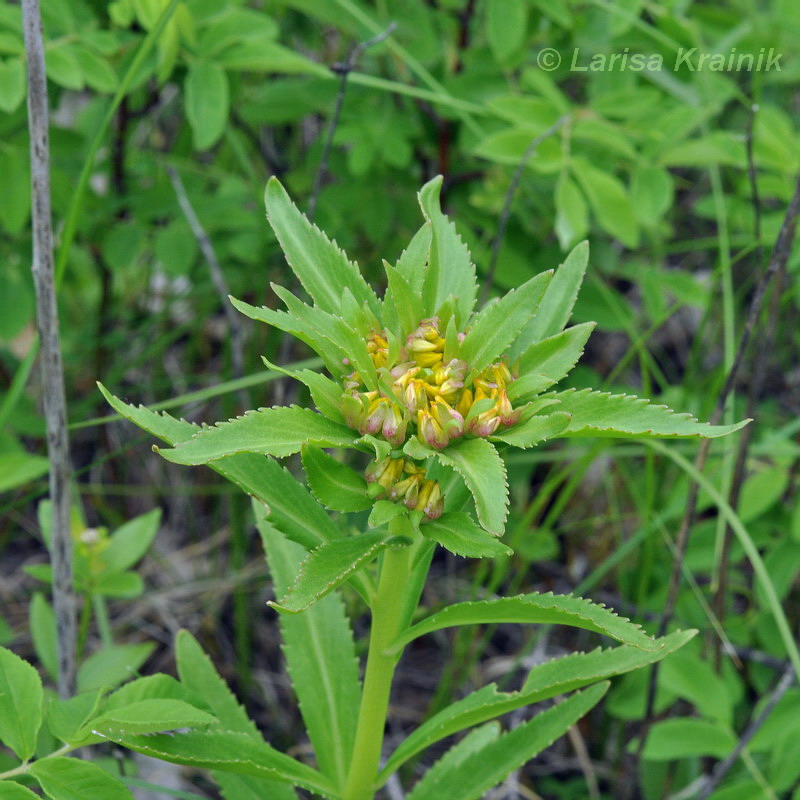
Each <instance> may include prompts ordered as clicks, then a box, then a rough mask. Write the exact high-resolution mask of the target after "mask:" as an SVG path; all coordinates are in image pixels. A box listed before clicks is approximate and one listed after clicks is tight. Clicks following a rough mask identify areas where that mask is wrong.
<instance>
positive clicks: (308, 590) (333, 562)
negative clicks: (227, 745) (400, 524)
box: [269, 531, 403, 614]
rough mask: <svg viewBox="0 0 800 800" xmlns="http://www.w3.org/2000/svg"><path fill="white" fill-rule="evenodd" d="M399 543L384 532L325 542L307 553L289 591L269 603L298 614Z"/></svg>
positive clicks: (399, 543) (400, 544) (399, 544)
mask: <svg viewBox="0 0 800 800" xmlns="http://www.w3.org/2000/svg"><path fill="white" fill-rule="evenodd" d="M397 546H403V544H402V543H401V542H400V541H398V540H397V538H396V537H392V536H389V535H388V534H387V533H386V532H385V531H383V532H378V531H376V532H374V533H361V534H358V535H357V536H348V537H346V538H344V539H337V540H336V541H333V542H325V543H324V544H321V545H320V546H319V547H318V548H317V549H316V550H312V551H311V552H310V553H309V554H308V557H307V558H306V560H305V561H304V562H303V563H302V564H301V565H300V572H299V574H298V576H297V579H296V580H295V582H294V584H293V585H292V586H291V588H290V589H289V590H288V591H287V592H286V594H285V595H284V596H283V597H282V598H281V599H280V600H279V601H275V602H270V603H269V605H271V606H272V607H273V608H275V609H277V610H278V611H283V612H286V613H289V614H297V613H299V612H300V611H303V610H304V609H306V608H308V607H309V606H311V605H313V604H314V603H316V602H317V600H319V599H320V598H322V597H324V596H325V595H326V594H328V593H329V592H331V591H333V590H334V589H335V588H336V587H337V586H341V584H342V583H344V582H345V581H346V580H347V579H348V578H349V577H350V576H351V575H352V574H353V573H354V572H356V571H357V570H359V569H361V568H362V567H364V566H366V565H367V564H369V563H370V562H371V561H372V560H373V559H375V558H376V557H377V556H378V553H380V551H381V550H385V549H386V548H387V547H397Z"/></svg>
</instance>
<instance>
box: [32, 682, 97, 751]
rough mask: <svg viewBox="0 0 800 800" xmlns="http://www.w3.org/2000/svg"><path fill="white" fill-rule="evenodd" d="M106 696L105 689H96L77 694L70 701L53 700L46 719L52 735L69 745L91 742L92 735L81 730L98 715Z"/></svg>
mask: <svg viewBox="0 0 800 800" xmlns="http://www.w3.org/2000/svg"><path fill="white" fill-rule="evenodd" d="M104 694H105V689H95V690H94V691H92V692H83V693H82V694H76V695H75V696H74V697H70V698H69V699H68V700H61V699H53V700H52V701H51V702H50V704H49V705H48V707H47V717H46V720H47V728H48V730H49V731H50V733H52V734H53V736H55V737H56V738H57V739H60V740H61V741H62V742H68V743H69V744H78V743H82V742H85V741H87V739H88V740H91V734H89V735H88V736H87V735H86V734H85V733H84V732H81V729H82V728H83V727H84V725H85V724H86V723H87V722H88V721H89V720H90V719H91V718H92V717H94V716H95V715H96V714H97V709H98V708H99V707H100V703H101V701H102V699H103V695H104ZM79 732H80V733H79ZM98 741H99V740H98Z"/></svg>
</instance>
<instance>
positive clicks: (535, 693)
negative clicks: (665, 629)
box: [379, 631, 696, 783]
mask: <svg viewBox="0 0 800 800" xmlns="http://www.w3.org/2000/svg"><path fill="white" fill-rule="evenodd" d="M695 633H696V631H677V632H675V633H672V634H670V635H669V636H665V637H664V638H663V639H658V640H657V641H658V642H659V643H660V645H661V647H660V649H658V650H655V651H648V650H642V649H640V648H638V647H631V646H629V645H621V646H619V647H614V648H611V649H608V650H594V651H593V652H591V653H573V654H571V655H568V656H565V657H563V658H555V659H552V660H551V661H547V662H545V663H544V664H539V665H537V666H535V667H534V668H533V669H532V670H531V671H530V673H529V674H528V677H527V679H526V681H525V684H524V685H523V687H522V689H521V690H520V691H518V692H500V691H498V690H497V685H496V684H494V683H490V684H489V685H488V686H484V687H482V688H480V689H478V690H477V691H475V692H472V694H469V695H467V696H466V697H464V698H463V699H461V700H457V701H456V702H455V703H452V704H451V705H449V706H448V707H447V708H444V709H443V710H442V711H440V712H438V713H437V714H435V715H434V716H433V717H430V718H429V719H427V720H426V721H425V722H424V723H423V724H422V725H420V726H419V727H418V728H417V729H416V730H415V731H413V732H412V733H411V734H410V735H409V736H408V737H406V738H405V739H404V740H403V742H402V743H401V744H400V745H399V747H398V748H397V749H396V750H395V751H394V753H392V755H391V757H390V758H389V760H388V761H387V762H386V766H385V767H384V768H383V770H382V771H381V774H380V778H379V783H383V781H385V780H386V778H388V776H389V775H391V774H392V772H395V771H396V770H397V769H398V768H399V767H400V766H401V765H402V764H404V763H405V762H406V761H408V759H410V758H412V757H413V756H415V755H416V754H417V753H420V752H421V751H422V750H424V749H426V748H427V747H430V746H431V745H432V744H434V743H435V742H438V741H441V740H442V739H445V738H447V737H448V736H452V735H453V734H454V733H458V732H459V731H462V730H465V729H466V728H469V727H472V726H473V725H480V724H481V723H483V722H486V721H487V720H490V719H494V718H496V717H499V716H502V715H503V714H507V713H508V712H509V711H514V710H515V709H517V708H522V707H523V706H528V705H531V704H532V703H539V702H541V701H543V700H548V699H550V698H551V697H556V696H558V695H560V694H564V693H566V692H571V691H573V690H575V689H580V688H581V687H583V686H586V685H588V684H590V683H594V682H596V681H599V680H603V679H605V678H610V677H613V676H614V675H621V674H623V673H626V672H630V671H632V670H635V669H639V668H640V667H643V666H646V665H647V664H652V663H654V662H656V661H660V660H661V659H663V658H665V657H666V656H668V655H670V654H671V653H674V652H675V651H676V650H677V649H679V648H680V647H683V645H684V644H686V642H687V641H689V639H691V638H692V637H693V636H694V635H695Z"/></svg>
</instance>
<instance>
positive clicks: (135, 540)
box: [101, 508, 161, 572]
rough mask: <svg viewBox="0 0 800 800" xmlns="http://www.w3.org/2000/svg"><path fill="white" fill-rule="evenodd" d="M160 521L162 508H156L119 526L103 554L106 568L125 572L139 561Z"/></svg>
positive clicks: (148, 546) (154, 534)
mask: <svg viewBox="0 0 800 800" xmlns="http://www.w3.org/2000/svg"><path fill="white" fill-rule="evenodd" d="M160 521H161V509H160V508H154V509H153V510H152V511H148V512H147V513H146V514H141V515H140V516H138V517H135V518H134V519H132V520H129V521H128V522H126V523H125V524H124V525H122V526H121V527H119V528H117V530H116V531H114V533H113V534H112V535H111V536H110V537H109V542H108V546H107V547H106V548H105V550H103V553H102V556H101V558H102V561H103V564H104V565H105V567H106V569H107V570H109V571H110V572H123V571H124V570H126V569H128V568H129V567H132V566H133V565H134V564H135V563H136V562H137V561H139V559H140V558H142V556H144V554H145V553H146V552H147V551H148V549H149V548H150V544H151V543H152V541H153V539H154V538H155V536H156V534H157V533H158V524H159V522H160Z"/></svg>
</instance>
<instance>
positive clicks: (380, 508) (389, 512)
mask: <svg viewBox="0 0 800 800" xmlns="http://www.w3.org/2000/svg"><path fill="white" fill-rule="evenodd" d="M407 513H408V509H407V508H406V507H405V506H403V505H400V503H393V502H392V501H391V500H376V501H375V504H374V505H373V506H372V511H371V512H370V515H369V520H368V522H367V524H368V525H369V527H370V528H380V527H381V525H386V524H387V523H388V522H389V521H390V520H393V519H394V518H395V517H401V516H403V514H407Z"/></svg>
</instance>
